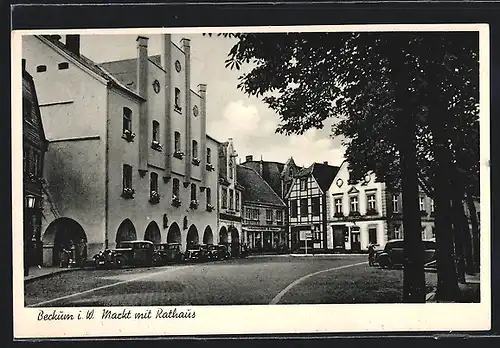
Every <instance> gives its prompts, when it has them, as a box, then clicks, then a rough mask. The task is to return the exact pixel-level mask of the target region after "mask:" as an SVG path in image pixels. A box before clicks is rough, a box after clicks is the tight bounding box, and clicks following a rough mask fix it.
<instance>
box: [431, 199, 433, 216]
mask: <svg viewBox="0 0 500 348" xmlns="http://www.w3.org/2000/svg"><path fill="white" fill-rule="evenodd" d="M431 213H434V200H433V199H431Z"/></svg>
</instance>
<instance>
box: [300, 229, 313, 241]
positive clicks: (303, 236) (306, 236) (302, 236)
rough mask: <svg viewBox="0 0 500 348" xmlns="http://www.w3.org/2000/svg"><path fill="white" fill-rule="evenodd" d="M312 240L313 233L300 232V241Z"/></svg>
mask: <svg viewBox="0 0 500 348" xmlns="http://www.w3.org/2000/svg"><path fill="white" fill-rule="evenodd" d="M306 239H312V232H311V231H300V240H306Z"/></svg>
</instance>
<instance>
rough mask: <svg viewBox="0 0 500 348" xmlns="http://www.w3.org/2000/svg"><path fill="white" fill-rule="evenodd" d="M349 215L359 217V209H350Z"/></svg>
mask: <svg viewBox="0 0 500 348" xmlns="http://www.w3.org/2000/svg"><path fill="white" fill-rule="evenodd" d="M349 216H351V217H360V216H361V214H360V213H359V211H351V212H350V213H349Z"/></svg>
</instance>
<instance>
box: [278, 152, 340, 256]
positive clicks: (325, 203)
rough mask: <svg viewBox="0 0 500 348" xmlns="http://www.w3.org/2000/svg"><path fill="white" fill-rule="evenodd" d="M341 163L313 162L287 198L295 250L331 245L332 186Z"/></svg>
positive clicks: (312, 249) (291, 239)
mask: <svg viewBox="0 0 500 348" xmlns="http://www.w3.org/2000/svg"><path fill="white" fill-rule="evenodd" d="M338 170H339V167H335V166H331V165H328V162H324V163H313V164H312V165H311V166H310V167H308V168H305V169H302V170H300V171H299V172H298V173H297V174H296V176H295V178H294V181H293V184H292V185H291V187H290V189H289V191H288V193H287V195H286V198H287V201H288V209H289V212H288V213H289V217H290V218H289V247H290V249H291V250H292V251H296V250H304V249H306V248H307V249H308V250H309V251H310V252H314V250H324V249H327V248H328V241H329V240H330V239H331V236H329V228H328V221H329V217H328V212H329V205H330V203H331V202H330V199H329V189H330V186H331V184H332V182H333V179H334V177H335V175H336V174H337V171H338Z"/></svg>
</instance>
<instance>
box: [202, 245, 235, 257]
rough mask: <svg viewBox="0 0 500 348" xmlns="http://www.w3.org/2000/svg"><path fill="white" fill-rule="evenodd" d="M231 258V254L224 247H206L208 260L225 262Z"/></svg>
mask: <svg viewBox="0 0 500 348" xmlns="http://www.w3.org/2000/svg"><path fill="white" fill-rule="evenodd" d="M229 258H231V254H230V253H229V250H228V249H227V246H226V245H222V244H219V245H213V244H211V245H209V246H208V259H209V260H227V259H229Z"/></svg>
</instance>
